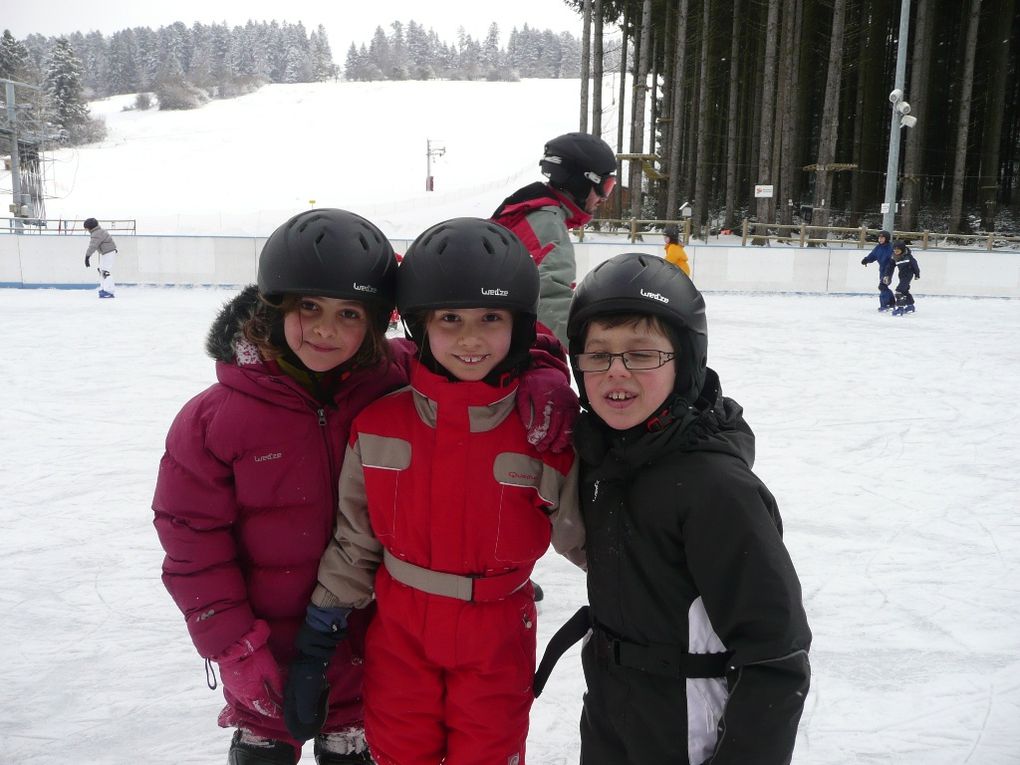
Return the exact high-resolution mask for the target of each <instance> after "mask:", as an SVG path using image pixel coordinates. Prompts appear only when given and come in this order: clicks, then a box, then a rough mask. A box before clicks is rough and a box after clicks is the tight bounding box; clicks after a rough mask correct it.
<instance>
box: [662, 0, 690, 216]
mask: <svg viewBox="0 0 1020 765" xmlns="http://www.w3.org/2000/svg"><path fill="white" fill-rule="evenodd" d="M689 12H690V0H680V6H679V8H678V11H677V16H676V50H675V55H674V64H673V72H674V75H673V97H672V101H671V103H672V106H673V123H672V129H671V130H670V147H669V164H668V165H667V167H666V173H667V174H668V175H669V179H668V180H667V182H666V217H667V218H672V217H673V216H675V215H676V214H677V212H678V210H679V205H680V200H679V199H678V198H677V197H678V195H679V190H680V175H681V172H682V167H683V165H682V160H683V119H684V111H685V110H684V98H685V95H686V94H685V92H684V90H685V86H684V84H685V82H686V79H685V77H684V70H685V69H686V68H687V15H688V13H689Z"/></svg>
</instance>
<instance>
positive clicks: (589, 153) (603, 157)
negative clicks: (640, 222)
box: [539, 133, 616, 204]
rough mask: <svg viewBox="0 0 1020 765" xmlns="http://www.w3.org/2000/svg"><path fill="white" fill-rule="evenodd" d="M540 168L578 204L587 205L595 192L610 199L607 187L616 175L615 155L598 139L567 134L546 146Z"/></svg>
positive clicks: (585, 134)
mask: <svg viewBox="0 0 1020 765" xmlns="http://www.w3.org/2000/svg"><path fill="white" fill-rule="evenodd" d="M539 167H541V168H542V173H543V174H544V175H545V176H546V177H547V178H548V179H549V183H550V184H552V185H553V186H555V187H556V188H558V189H563V190H564V191H566V192H568V193H569V194H570V195H571V196H572V197H573V198H574V200H575V201H576V202H578V204H584V200H585V199H587V198H588V192H589V191H591V190H592V189H595V190H596V191H597V192H598V193H599V195H600V196H603V197H604V196H608V193H606V190H605V185H604V184H605V181H606V179H607V178H608V177H609V176H611V175H613V174H615V173H616V155H615V154H614V153H613V149H612V148H611V147H610V146H609V144H608V143H606V142H605V141H603V140H602V139H601V138H599V137H598V136H594V135H590V134H589V133H564V134H563V135H561V136H557V137H556V138H553V139H552V140H551V141H549V142H548V143H547V144H546V145H545V150H544V152H543V156H542V160H541V161H540V162H539Z"/></svg>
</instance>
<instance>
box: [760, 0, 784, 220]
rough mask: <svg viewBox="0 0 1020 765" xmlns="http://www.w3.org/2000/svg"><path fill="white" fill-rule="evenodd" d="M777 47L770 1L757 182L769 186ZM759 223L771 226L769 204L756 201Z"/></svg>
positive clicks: (775, 7) (775, 9) (775, 3)
mask: <svg viewBox="0 0 1020 765" xmlns="http://www.w3.org/2000/svg"><path fill="white" fill-rule="evenodd" d="M778 45H779V0H769V16H768V21H767V22H766V23H765V60H764V62H763V63H762V74H763V77H762V92H761V123H760V124H761V135H760V140H759V142H758V178H757V179H756V181H755V182H756V183H771V182H772V144H773V141H774V140H775V136H774V135H773V132H772V131H773V127H774V125H773V123H774V121H775V108H776V100H775V97H776V49H777V47H778ZM757 217H758V221H759V222H760V223H772V200H771V199H767V198H764V197H763V198H760V199H759V200H758V209H757Z"/></svg>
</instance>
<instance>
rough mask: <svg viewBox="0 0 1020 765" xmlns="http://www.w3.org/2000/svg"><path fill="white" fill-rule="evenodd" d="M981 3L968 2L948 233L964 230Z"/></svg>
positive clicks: (975, 0) (976, 0)
mask: <svg viewBox="0 0 1020 765" xmlns="http://www.w3.org/2000/svg"><path fill="white" fill-rule="evenodd" d="M980 20H981V0H971V2H970V12H969V13H968V21H967V45H966V48H965V49H964V52H963V75H962V77H961V79H960V111H959V112H958V113H957V121H956V160H955V162H954V163H953V197H952V201H951V202H950V205H949V230H950V231H951V232H953V233H960V232H961V231H962V230H963V184H964V176H965V175H966V170H967V134H968V129H969V127H970V106H971V103H970V102H971V97H972V95H973V93H974V56H975V54H976V52H977V36H978V22H979V21H980Z"/></svg>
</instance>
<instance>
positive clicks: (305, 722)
mask: <svg viewBox="0 0 1020 765" xmlns="http://www.w3.org/2000/svg"><path fill="white" fill-rule="evenodd" d="M346 635H347V632H346V630H343V629H339V630H336V631H334V632H332V633H327V632H320V631H319V630H317V629H315V628H314V627H311V626H309V625H308V624H303V625H301V629H300V631H299V632H298V635H297V639H296V640H295V641H294V646H295V647H296V648H297V650H298V654H297V656H296V657H295V658H294V661H292V662H291V665H290V674H289V675H288V676H287V686H286V688H285V689H284V692H283V721H284V722H285V723H286V724H287V730H288V731H290V735H292V736H293V737H294V738H296V739H297V740H298V741H307V740H308V739H310V738H314V737H315V736H316V735H317V734H318V733H319V731H320V730H322V725H323V723H325V722H326V714H327V713H328V712H329V685H328V684H327V683H326V667H328V666H329V660H330V659H332V658H333V654H334V653H335V652H336V647H337V645H338V644H339V642H340V641H341V640H343V639H344V637H346Z"/></svg>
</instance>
